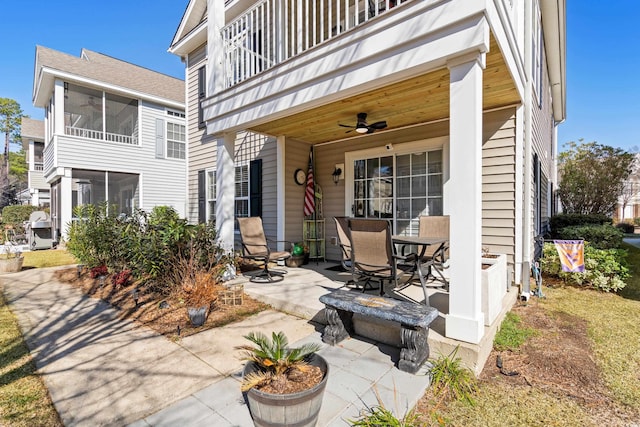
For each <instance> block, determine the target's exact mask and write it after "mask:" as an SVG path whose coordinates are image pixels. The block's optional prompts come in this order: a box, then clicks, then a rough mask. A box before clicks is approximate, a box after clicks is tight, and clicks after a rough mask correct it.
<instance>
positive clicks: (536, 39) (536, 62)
mask: <svg viewBox="0 0 640 427" xmlns="http://www.w3.org/2000/svg"><path fill="white" fill-rule="evenodd" d="M531 43H532V44H533V48H532V49H531V54H532V55H533V58H532V59H533V62H532V64H533V70H532V74H533V76H532V77H533V88H534V91H535V93H536V96H537V98H538V106H542V58H543V57H542V51H543V49H542V47H543V41H542V20H541V17H540V4H539V2H537V1H536V2H535V4H534V6H533V31H532V40H531Z"/></svg>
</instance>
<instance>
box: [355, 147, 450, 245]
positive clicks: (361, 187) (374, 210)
mask: <svg viewBox="0 0 640 427" xmlns="http://www.w3.org/2000/svg"><path fill="white" fill-rule="evenodd" d="M397 151H398V152H397V153H394V154H387V153H384V155H374V154H368V153H365V154H363V155H358V154H357V153H355V154H354V155H353V156H351V155H350V156H348V158H349V157H350V158H351V159H352V160H351V161H350V163H349V167H351V168H352V174H351V176H352V177H353V182H352V183H351V184H350V185H352V186H353V187H352V189H353V192H352V194H351V196H352V199H351V215H353V216H355V217H360V218H385V219H389V220H391V221H392V225H393V233H394V234H406V235H417V234H418V218H419V217H420V216H421V215H442V214H443V150H442V149H435V150H425V149H421V150H417V151H416V150H411V151H410V152H406V153H403V152H402V150H397Z"/></svg>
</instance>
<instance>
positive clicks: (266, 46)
mask: <svg viewBox="0 0 640 427" xmlns="http://www.w3.org/2000/svg"><path fill="white" fill-rule="evenodd" d="M409 1H411V0H404V1H402V0H378V2H377V3H376V2H374V1H373V0H366V1H363V0H321V1H311V2H309V1H300V0H297V1H296V0H263V1H260V2H258V3H256V4H254V5H253V6H252V7H251V8H250V9H248V10H247V11H246V12H245V13H244V14H242V15H241V16H239V17H237V18H236V19H234V20H233V21H231V22H230V23H229V24H228V25H226V26H225V27H224V28H223V29H222V42H223V44H224V61H225V68H224V73H225V78H224V84H225V88H230V87H232V86H233V85H235V84H238V83H240V82H242V81H245V80H247V79H249V78H251V77H253V76H255V75H256V74H259V73H261V72H263V71H266V70H269V69H270V68H272V67H274V66H275V65H278V64H280V63H282V62H284V61H286V60H288V59H290V58H292V57H294V56H297V55H300V54H302V53H304V52H306V51H307V50H309V49H311V48H313V47H315V46H318V45H320V44H322V43H324V42H326V41H328V40H331V39H332V38H335V37H338V36H340V35H341V34H342V33H345V32H347V31H349V30H351V29H353V28H355V27H358V26H360V25H362V24H364V23H366V22H367V21H369V20H371V19H375V18H377V17H378V16H379V15H380V14H382V13H384V12H386V11H388V10H389V9H391V8H393V7H395V6H396V5H400V4H401V3H406V2H409Z"/></svg>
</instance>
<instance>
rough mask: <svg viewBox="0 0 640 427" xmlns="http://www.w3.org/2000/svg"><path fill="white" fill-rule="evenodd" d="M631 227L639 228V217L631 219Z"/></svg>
mask: <svg viewBox="0 0 640 427" xmlns="http://www.w3.org/2000/svg"><path fill="white" fill-rule="evenodd" d="M633 225H638V226H640V216H637V217H635V218H633Z"/></svg>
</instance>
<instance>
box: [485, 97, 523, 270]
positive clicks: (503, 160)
mask: <svg viewBox="0 0 640 427" xmlns="http://www.w3.org/2000/svg"><path fill="white" fill-rule="evenodd" d="M515 114H516V112H515V109H514V108H507V109H504V110H498V111H493V112H489V113H485V114H484V121H483V145H482V246H483V247H486V248H488V249H489V251H491V252H494V253H503V254H506V255H507V262H508V263H509V264H513V262H514V256H515V244H516V242H515V235H516V229H515V215H516V210H515V194H516V188H515V182H516V170H515V164H516V120H515Z"/></svg>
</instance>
